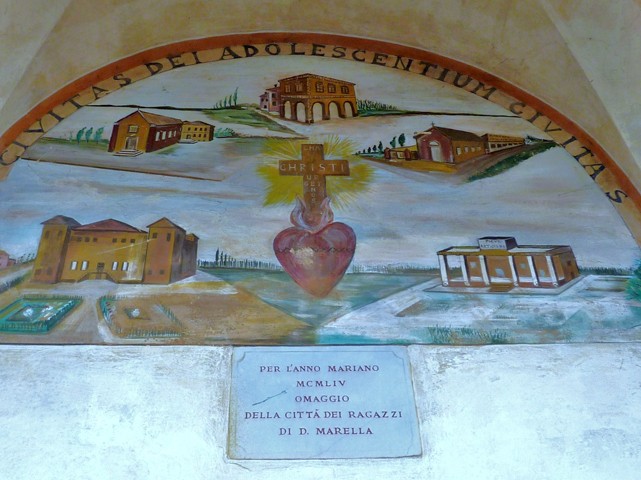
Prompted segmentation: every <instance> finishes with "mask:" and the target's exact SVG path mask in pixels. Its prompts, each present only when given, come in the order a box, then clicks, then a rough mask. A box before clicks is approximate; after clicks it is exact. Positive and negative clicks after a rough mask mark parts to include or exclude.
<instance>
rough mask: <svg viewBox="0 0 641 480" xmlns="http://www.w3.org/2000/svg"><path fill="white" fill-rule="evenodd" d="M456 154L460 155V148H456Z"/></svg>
mask: <svg viewBox="0 0 641 480" xmlns="http://www.w3.org/2000/svg"><path fill="white" fill-rule="evenodd" d="M456 154H457V155H460V154H461V147H456Z"/></svg>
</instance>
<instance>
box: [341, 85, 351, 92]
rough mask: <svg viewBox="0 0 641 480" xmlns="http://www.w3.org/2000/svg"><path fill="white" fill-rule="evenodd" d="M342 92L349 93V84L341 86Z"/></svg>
mask: <svg viewBox="0 0 641 480" xmlns="http://www.w3.org/2000/svg"><path fill="white" fill-rule="evenodd" d="M341 93H349V87H347V86H345V85H343V86H342V87H341Z"/></svg>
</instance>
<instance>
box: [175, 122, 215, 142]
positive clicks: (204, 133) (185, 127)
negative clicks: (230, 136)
mask: <svg viewBox="0 0 641 480" xmlns="http://www.w3.org/2000/svg"><path fill="white" fill-rule="evenodd" d="M213 139H214V126H213V125H210V124H209V123H205V122H201V121H196V122H183V124H182V128H181V130H180V141H181V142H187V143H191V142H211V141H212V140H213Z"/></svg>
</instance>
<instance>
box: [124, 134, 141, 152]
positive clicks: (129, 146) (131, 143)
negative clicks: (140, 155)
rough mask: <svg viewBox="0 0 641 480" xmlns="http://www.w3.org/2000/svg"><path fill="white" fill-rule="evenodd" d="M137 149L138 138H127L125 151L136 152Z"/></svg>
mask: <svg viewBox="0 0 641 480" xmlns="http://www.w3.org/2000/svg"><path fill="white" fill-rule="evenodd" d="M137 148H138V137H127V140H125V150H136V149H137Z"/></svg>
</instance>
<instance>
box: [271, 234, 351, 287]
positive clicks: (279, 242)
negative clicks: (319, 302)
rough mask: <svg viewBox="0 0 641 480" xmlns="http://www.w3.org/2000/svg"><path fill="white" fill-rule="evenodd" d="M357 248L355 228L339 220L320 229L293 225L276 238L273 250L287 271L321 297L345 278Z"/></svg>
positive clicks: (300, 284)
mask: <svg viewBox="0 0 641 480" xmlns="http://www.w3.org/2000/svg"><path fill="white" fill-rule="evenodd" d="M355 249H356V235H355V234H354V230H352V229H351V228H350V227H349V226H348V225H345V224H344V223H340V222H336V223H329V224H328V225H327V226H325V227H324V228H322V229H321V230H319V231H310V230H307V229H303V228H300V227H291V228H288V229H286V230H283V231H282V232H280V233H279V234H278V235H277V236H276V238H275V239H274V253H276V258H278V261H279V262H280V264H281V265H282V266H283V268H284V269H285V271H286V272H287V273H288V274H289V275H290V276H291V277H292V279H293V280H294V281H295V282H296V283H297V284H298V285H299V286H300V287H301V288H302V289H303V290H305V291H306V292H308V293H311V294H312V295H314V296H316V297H321V298H322V297H325V296H327V294H329V292H331V291H332V289H333V288H334V287H335V286H336V284H337V283H338V282H340V280H341V278H343V275H344V274H345V270H347V267H348V266H349V264H350V262H351V261H352V257H353V256H354V251H355Z"/></svg>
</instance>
